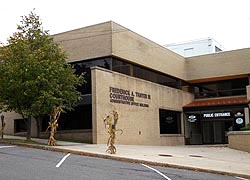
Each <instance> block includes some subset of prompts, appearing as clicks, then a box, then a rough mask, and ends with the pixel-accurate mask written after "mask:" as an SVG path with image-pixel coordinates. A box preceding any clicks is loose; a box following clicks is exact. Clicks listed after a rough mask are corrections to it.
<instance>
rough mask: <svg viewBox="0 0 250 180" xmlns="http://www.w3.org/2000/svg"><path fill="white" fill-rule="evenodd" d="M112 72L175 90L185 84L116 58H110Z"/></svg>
mask: <svg viewBox="0 0 250 180" xmlns="http://www.w3.org/2000/svg"><path fill="white" fill-rule="evenodd" d="M112 70H113V71H116V72H120V73H123V74H126V75H130V76H133V77H137V78H140V79H144V80H147V81H151V82H154V83H157V84H161V85H164V86H169V87H173V88H177V89H181V85H183V84H186V83H184V82H183V81H182V80H180V79H176V78H174V77H171V76H168V75H166V74H163V73H160V72H157V71H154V70H151V69H148V68H145V67H142V66H139V65H135V64H132V63H129V62H125V61H123V60H119V59H117V58H112Z"/></svg>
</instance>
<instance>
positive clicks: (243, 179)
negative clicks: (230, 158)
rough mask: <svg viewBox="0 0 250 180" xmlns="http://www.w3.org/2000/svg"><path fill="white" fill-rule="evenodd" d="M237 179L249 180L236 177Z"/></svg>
mask: <svg viewBox="0 0 250 180" xmlns="http://www.w3.org/2000/svg"><path fill="white" fill-rule="evenodd" d="M236 178H237V179H242V180H249V179H245V178H241V177H236Z"/></svg>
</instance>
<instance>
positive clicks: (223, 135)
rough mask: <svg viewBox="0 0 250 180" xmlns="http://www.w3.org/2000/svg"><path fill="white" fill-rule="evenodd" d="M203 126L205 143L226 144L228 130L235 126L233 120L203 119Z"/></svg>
mask: <svg viewBox="0 0 250 180" xmlns="http://www.w3.org/2000/svg"><path fill="white" fill-rule="evenodd" d="M201 126H202V141H203V144H226V143H228V139H227V132H228V131H229V129H230V127H232V126H233V121H223V120H221V121H220V120H216V121H202V122H201Z"/></svg>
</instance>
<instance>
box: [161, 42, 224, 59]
mask: <svg viewBox="0 0 250 180" xmlns="http://www.w3.org/2000/svg"><path fill="white" fill-rule="evenodd" d="M164 47H166V48H168V49H170V50H172V51H174V52H175V53H177V54H179V55H181V56H184V57H190V56H198V55H203V54H211V53H215V52H219V51H224V48H223V46H222V45H221V44H219V43H218V42H217V41H215V40H214V39H213V38H205V39H198V40H192V41H187V42H182V43H174V44H168V45H164Z"/></svg>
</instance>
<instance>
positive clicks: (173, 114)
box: [159, 109, 181, 134]
mask: <svg viewBox="0 0 250 180" xmlns="http://www.w3.org/2000/svg"><path fill="white" fill-rule="evenodd" d="M159 116H160V133H161V134H181V113H180V112H177V111H170V110H164V109H160V110H159Z"/></svg>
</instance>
